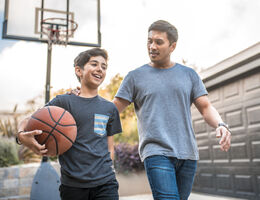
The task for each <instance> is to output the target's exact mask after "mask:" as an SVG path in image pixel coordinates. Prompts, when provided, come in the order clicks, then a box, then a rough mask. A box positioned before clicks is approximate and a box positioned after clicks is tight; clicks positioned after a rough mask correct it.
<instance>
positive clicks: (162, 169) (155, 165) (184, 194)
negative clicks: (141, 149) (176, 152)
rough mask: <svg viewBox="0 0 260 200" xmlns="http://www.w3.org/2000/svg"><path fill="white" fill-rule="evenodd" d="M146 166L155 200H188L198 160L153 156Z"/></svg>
mask: <svg viewBox="0 0 260 200" xmlns="http://www.w3.org/2000/svg"><path fill="white" fill-rule="evenodd" d="M144 166H145V170H146V173H147V177H148V180H149V183H150V187H151V190H152V193H153V198H154V199H155V200H161V199H164V200H166V199H167V200H168V199H178V200H186V199H188V197H189V195H190V192H191V189H192V184H193V180H194V176H195V173H196V168H197V161H196V160H180V159H177V158H172V157H166V156H151V157H148V158H146V159H145V160H144Z"/></svg>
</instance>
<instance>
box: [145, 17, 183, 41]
mask: <svg viewBox="0 0 260 200" xmlns="http://www.w3.org/2000/svg"><path fill="white" fill-rule="evenodd" d="M152 30H155V31H160V32H166V33H167V38H168V40H169V41H170V44H172V43H173V42H177V40H178V30H177V28H176V27H175V26H173V25H172V24H170V23H169V22H167V21H164V20H158V21H156V22H154V23H152V24H151V25H150V27H149V29H148V32H150V31H152Z"/></svg>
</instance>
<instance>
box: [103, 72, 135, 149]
mask: <svg viewBox="0 0 260 200" xmlns="http://www.w3.org/2000/svg"><path fill="white" fill-rule="evenodd" d="M122 80H123V77H122V76H120V74H116V75H115V76H114V77H113V78H112V79H111V80H110V83H109V84H108V85H106V86H105V87H103V88H101V89H100V90H99V94H100V96H102V97H104V98H106V99H107V100H110V101H112V100H113V98H114V97H115V95H116V93H117V90H118V88H119V86H120V84H121V82H122ZM120 118H121V124H122V127H123V133H122V134H117V135H115V142H116V143H120V142H126V143H132V144H134V143H137V142H138V133H137V119H136V115H135V111H134V104H130V105H129V106H128V107H127V108H126V109H125V110H124V112H122V113H121V114H120Z"/></svg>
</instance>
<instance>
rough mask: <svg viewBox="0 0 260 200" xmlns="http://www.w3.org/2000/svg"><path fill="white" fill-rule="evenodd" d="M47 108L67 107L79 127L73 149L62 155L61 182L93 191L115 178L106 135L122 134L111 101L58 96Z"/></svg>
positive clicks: (60, 157) (117, 116)
mask: <svg viewBox="0 0 260 200" xmlns="http://www.w3.org/2000/svg"><path fill="white" fill-rule="evenodd" d="M46 105H55V106H59V107H62V108H64V109H65V110H67V111H68V112H70V113H71V114H72V116H73V117H74V119H75V121H76V124H77V137H76V140H75V142H74V144H73V145H72V147H71V148H70V149H69V150H68V151H66V152H65V153H64V154H62V155H60V156H59V162H60V165H61V183H62V184H64V185H68V186H71V187H79V188H90V187H96V186H99V185H103V184H105V183H107V182H108V181H110V180H113V179H115V173H114V170H113V163H112V160H111V158H110V153H109V151H108V144H107V136H112V135H114V134H116V133H120V132H122V129H121V123H120V118H119V113H118V110H117V108H116V107H115V105H114V104H113V103H112V102H109V101H107V100H105V99H103V98H102V97H100V96H96V97H93V98H83V97H79V96H75V95H66V94H65V95H58V96H57V97H56V98H54V99H53V100H51V101H50V102H49V103H48V104H46Z"/></svg>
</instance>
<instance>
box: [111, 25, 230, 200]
mask: <svg viewBox="0 0 260 200" xmlns="http://www.w3.org/2000/svg"><path fill="white" fill-rule="evenodd" d="M177 40H178V32H177V29H176V28H175V27H174V26H173V25H171V24H170V23H168V22H166V21H163V20H159V21H156V22H154V23H153V24H152V25H151V26H150V27H149V30H148V41H147V49H148V53H149V57H150V62H149V63H148V64H145V65H143V66H141V67H139V68H137V69H135V70H133V71H130V72H129V73H128V74H127V76H126V77H125V78H124V80H123V82H122V84H121V86H120V88H119V90H118V92H117V94H116V96H115V98H114V100H113V102H114V104H115V105H116V107H117V108H118V110H119V112H122V111H123V110H124V109H125V108H126V107H127V106H128V105H129V104H130V103H132V102H133V103H134V105H135V112H136V114H137V119H138V132H139V138H140V141H139V153H140V157H141V160H142V161H144V165H145V169H146V173H147V176H148V180H149V183H150V187H151V190H152V193H153V197H154V199H156V200H157V199H182V200H183V199H188V197H189V195H190V192H191V189H192V184H193V180H194V176H195V172H196V166H197V160H198V159H199V154H198V149H197V145H196V140H195V135H194V132H193V129H192V119H191V111H190V107H191V104H192V103H194V104H195V106H196V107H197V109H198V110H199V112H200V113H201V114H202V116H203V118H204V120H205V121H206V122H207V123H208V124H209V125H210V126H212V127H214V128H216V137H218V138H220V141H219V144H220V148H221V150H223V151H228V149H229V148H230V142H231V133H230V132H229V130H228V126H227V125H226V124H225V123H223V121H222V119H221V117H220V115H219V113H218V112H217V111H216V109H215V108H214V107H213V106H212V105H211V103H210V101H209V99H208V97H207V94H208V93H207V91H206V89H205V86H204V84H203V83H202V81H201V79H200V78H199V76H198V74H197V73H196V72H195V71H194V70H193V69H191V68H188V67H186V66H183V65H180V64H178V63H175V62H173V61H171V59H170V57H171V54H172V52H173V51H174V49H175V48H176V44H177Z"/></svg>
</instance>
